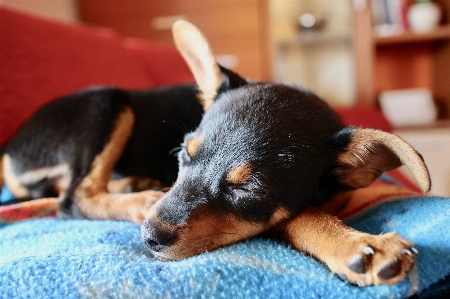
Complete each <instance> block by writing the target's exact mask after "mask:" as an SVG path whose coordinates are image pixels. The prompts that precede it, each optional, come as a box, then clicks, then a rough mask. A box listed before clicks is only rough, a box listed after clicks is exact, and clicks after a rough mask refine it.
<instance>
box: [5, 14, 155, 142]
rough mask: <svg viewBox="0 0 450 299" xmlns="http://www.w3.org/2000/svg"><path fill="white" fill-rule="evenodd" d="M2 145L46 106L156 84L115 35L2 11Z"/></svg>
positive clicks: (105, 31)
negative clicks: (94, 89) (78, 95)
mask: <svg viewBox="0 0 450 299" xmlns="http://www.w3.org/2000/svg"><path fill="white" fill-rule="evenodd" d="M0 70H1V71H0V124H1V125H0V146H1V145H2V144H4V142H5V141H7V140H8V139H9V138H10V137H11V136H12V135H13V134H14V133H15V132H16V131H17V129H18V128H19V127H20V125H21V124H23V123H24V121H25V120H26V119H28V118H29V117H30V116H31V115H32V113H34V112H35V111H36V109H38V107H40V106H42V105H43V104H44V103H46V102H48V101H50V100H52V99H54V98H55V97H58V96H61V95H64V94H67V93H71V92H73V91H76V90H79V89H81V88H85V87H88V86H93V85H115V86H120V87H123V88H127V89H130V88H148V87H153V86H154V85H155V83H154V82H153V81H152V80H151V79H150V78H149V77H148V76H147V72H146V71H145V70H144V68H143V67H142V65H141V62H140V61H139V60H138V59H136V57H134V55H131V54H129V53H128V51H127V50H126V49H125V48H124V47H123V45H122V40H121V38H120V37H119V36H117V35H115V34H114V33H113V31H111V30H106V29H97V28H90V27H87V26H82V25H69V24H62V23H58V22H53V21H48V20H43V19H39V18H36V17H32V16H29V15H25V14H22V13H17V12H14V11H11V10H8V9H5V8H0Z"/></svg>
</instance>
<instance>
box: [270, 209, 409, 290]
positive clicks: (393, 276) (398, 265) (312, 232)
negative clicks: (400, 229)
mask: <svg viewBox="0 0 450 299" xmlns="http://www.w3.org/2000/svg"><path fill="white" fill-rule="evenodd" d="M271 235H272V236H273V237H274V238H276V239H279V240H282V241H284V242H286V243H289V244H291V245H292V246H293V247H294V248H296V249H297V250H300V251H303V252H306V253H308V254H310V255H312V256H314V257H315V258H317V259H318V260H320V261H322V262H324V263H325V264H326V265H327V266H328V267H329V268H330V269H331V271H332V272H333V273H336V274H337V275H338V276H339V277H341V278H342V279H344V280H348V281H349V282H351V283H355V284H358V285H360V286H368V285H380V284H389V285H392V284H395V283H397V282H399V281H401V280H403V279H404V278H405V276H406V275H407V273H408V272H409V271H410V270H411V268H412V267H413V265H414V262H415V257H414V254H415V249H414V248H413V247H412V245H411V244H410V243H408V242H407V241H405V240H404V239H402V238H401V237H400V236H398V235H396V234H395V233H387V234H383V235H370V234H366V233H363V232H359V231H356V230H354V229H352V228H350V227H348V226H346V225H345V224H344V223H342V221H341V220H340V219H339V218H337V217H335V216H331V215H329V214H326V213H324V212H322V211H319V210H317V209H314V208H310V209H308V210H306V211H304V212H302V213H301V214H299V215H298V216H297V217H295V218H293V219H292V220H289V221H286V222H284V223H281V224H280V225H278V226H276V227H275V228H274V229H273V230H272V231H271Z"/></svg>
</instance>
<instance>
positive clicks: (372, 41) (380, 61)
mask: <svg viewBox="0 0 450 299" xmlns="http://www.w3.org/2000/svg"><path fill="white" fill-rule="evenodd" d="M436 2H438V3H439V5H440V6H441V8H442V10H443V23H442V25H441V26H440V27H439V28H437V29H435V30H433V31H431V32H427V33H420V34H419V33H414V32H410V31H406V32H404V33H401V34H397V35H391V36H379V35H376V34H375V33H374V31H373V29H372V27H373V26H372V22H371V11H370V1H366V4H365V5H364V6H358V7H357V8H355V10H354V32H353V34H354V35H353V38H354V39H353V41H354V42H353V45H354V53H355V64H356V80H357V82H356V87H357V92H356V94H357V101H358V102H359V103H361V104H366V105H376V104H377V97H378V95H379V93H380V92H381V91H383V90H391V89H404V88H419V87H424V88H427V89H429V90H430V91H431V92H432V94H433V96H434V99H435V102H436V104H437V107H438V109H439V118H440V119H450V24H449V20H450V14H449V13H450V1H448V0H440V1H436Z"/></svg>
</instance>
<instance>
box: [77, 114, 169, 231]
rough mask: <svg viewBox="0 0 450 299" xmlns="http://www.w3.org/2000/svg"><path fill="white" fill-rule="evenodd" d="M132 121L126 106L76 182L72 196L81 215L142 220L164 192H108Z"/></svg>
mask: <svg viewBox="0 0 450 299" xmlns="http://www.w3.org/2000/svg"><path fill="white" fill-rule="evenodd" d="M133 124H134V116H133V112H132V111H131V109H130V108H129V107H126V108H125V109H124V110H123V111H122V113H121V114H120V116H119V117H118V119H117V122H116V124H115V127H114V130H113V132H112V135H111V138H110V140H109V142H108V143H107V144H106V146H105V147H104V149H103V150H102V151H101V152H100V153H99V154H98V155H97V156H96V157H95V159H94V161H93V163H92V166H91V168H90V171H89V173H88V174H87V175H86V176H84V177H83V179H82V180H81V182H79V184H77V186H76V188H75V190H74V192H73V200H74V203H75V206H76V207H77V208H78V210H79V212H80V213H81V216H83V217H86V218H89V219H116V220H126V221H134V222H137V223H141V222H142V221H143V220H144V218H145V216H146V214H147V211H148V209H149V208H150V206H151V205H153V204H154V203H155V202H156V201H157V200H158V199H159V198H161V197H162V196H163V195H164V193H163V192H158V191H145V192H140V193H132V194H109V193H108V182H109V179H110V177H111V173H112V171H113V169H114V166H115V164H116V162H117V161H118V159H119V158H120V155H121V154H122V151H123V149H124V148H125V146H126V144H127V141H128V138H129V136H130V135H131V133H132V129H133ZM69 195H70V194H69Z"/></svg>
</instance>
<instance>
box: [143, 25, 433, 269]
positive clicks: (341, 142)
mask: <svg viewBox="0 0 450 299" xmlns="http://www.w3.org/2000/svg"><path fill="white" fill-rule="evenodd" d="M174 37H175V42H176V44H177V47H178V49H179V51H180V52H181V54H182V55H183V57H184V58H185V60H186V62H187V63H188V65H189V67H190V68H191V70H192V72H193V74H194V77H195V79H196V82H197V84H198V88H199V92H200V95H199V97H200V100H201V101H202V103H203V106H204V108H205V111H206V112H205V115H204V117H203V119H202V122H201V123H200V125H199V127H198V128H197V130H195V131H194V132H192V133H189V134H187V135H186V137H185V141H184V143H183V149H182V150H181V151H180V153H179V167H180V169H179V177H178V180H177V181H176V183H175V184H174V186H173V187H172V189H171V190H170V191H169V192H168V193H167V194H166V196H165V197H164V198H162V199H161V200H160V201H158V202H157V204H155V205H154V206H153V207H152V208H151V210H150V211H149V213H148V215H147V219H146V220H145V221H144V223H143V224H142V237H143V239H144V242H145V244H146V246H147V247H148V248H149V249H150V250H151V251H152V252H153V254H154V255H155V256H156V257H158V258H160V259H165V260H174V259H175V260H176V259H182V258H185V257H189V256H192V255H196V254H199V253H201V252H204V251H208V250H212V249H215V248H217V247H220V246H223V245H227V244H231V243H234V242H237V241H240V240H243V239H246V238H249V237H252V236H255V235H258V234H260V233H262V232H264V231H266V230H267V229H269V228H271V227H272V226H274V225H276V224H278V223H279V222H281V221H282V220H285V219H287V218H290V217H292V216H294V215H296V214H297V213H299V212H300V211H301V210H302V209H305V208H306V207H308V206H311V205H317V204H320V203H321V202H323V201H324V200H326V199H327V198H329V197H330V196H331V195H332V194H333V193H336V192H339V191H343V190H349V189H355V188H361V187H365V186H367V185H369V184H370V183H371V182H372V181H373V180H375V179H376V178H378V177H379V175H380V174H381V173H382V172H384V171H386V170H391V169H393V168H396V167H398V166H400V165H402V164H406V165H408V167H409V168H410V169H411V170H412V172H413V173H414V174H415V175H416V177H417V180H418V182H419V183H420V184H421V187H422V189H423V190H424V191H427V190H428V189H429V188H430V182H429V176H428V172H427V170H426V167H425V165H424V163H423V161H422V159H421V157H420V156H419V155H418V154H417V152H416V151H415V150H414V149H412V148H411V147H410V146H409V145H408V144H407V143H406V142H404V141H403V140H401V139H400V138H398V137H396V136H395V135H392V134H389V133H386V132H382V131H377V130H372V129H358V128H350V127H347V128H344V127H343V125H342V124H341V122H340V121H339V119H338V117H337V116H336V115H335V113H334V112H333V111H332V110H331V109H330V108H329V107H328V105H327V104H325V103H324V102H323V101H321V100H320V99H319V98H318V97H317V96H315V95H314V94H313V93H311V92H308V91H305V90H302V89H299V88H295V87H290V86H286V85H282V84H272V83H248V82H247V81H246V80H244V79H243V78H241V77H239V76H238V75H237V74H234V73H233V72H231V71H229V70H227V69H224V68H222V67H220V66H219V65H218V64H217V63H216V62H215V59H214V57H213V55H212V52H211V50H210V48H209V45H208V43H207V41H206V39H205V37H204V36H203V35H202V34H201V33H200V32H199V31H198V29H197V28H196V27H195V26H193V25H192V24H190V23H188V22H185V21H179V22H177V23H176V24H175V26H174Z"/></svg>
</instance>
